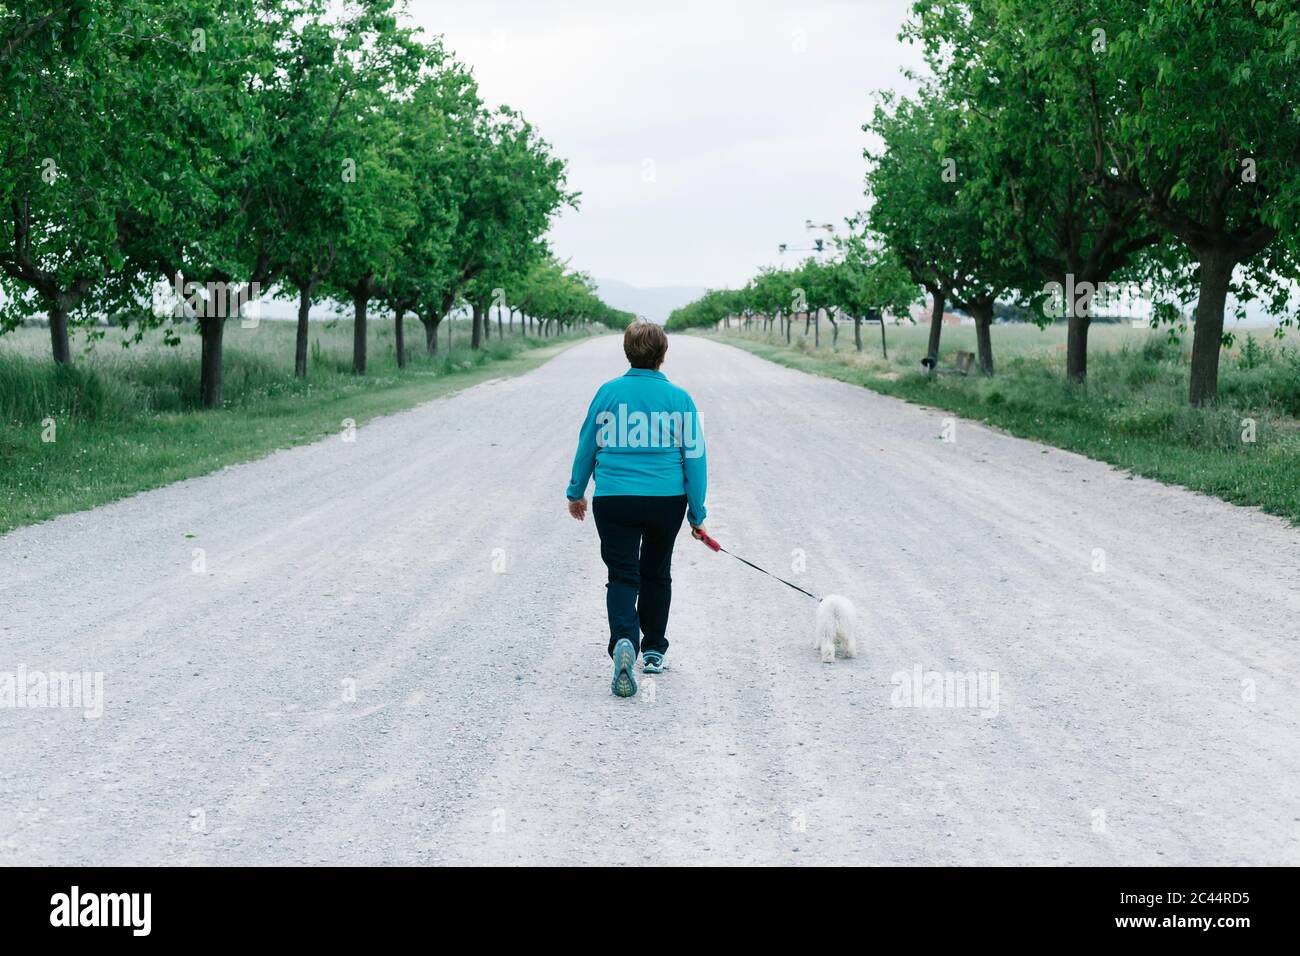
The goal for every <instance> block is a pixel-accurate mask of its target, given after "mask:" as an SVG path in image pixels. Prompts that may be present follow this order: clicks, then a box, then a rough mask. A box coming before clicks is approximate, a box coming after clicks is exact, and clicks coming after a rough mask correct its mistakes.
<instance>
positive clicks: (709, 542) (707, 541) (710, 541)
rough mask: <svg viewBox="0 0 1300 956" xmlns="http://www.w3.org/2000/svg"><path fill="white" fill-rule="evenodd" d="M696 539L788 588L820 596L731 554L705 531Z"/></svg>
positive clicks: (814, 597) (811, 596) (810, 595)
mask: <svg viewBox="0 0 1300 956" xmlns="http://www.w3.org/2000/svg"><path fill="white" fill-rule="evenodd" d="M691 533H692V535H694V534H695V532H694V531H692V532H691ZM697 540H700V541H703V542H704V543H705V544H707V545H708V546H709V547H710V548H712V549H713V550H714V551H721V552H722V553H723V554H729V555H731V557H733V558H735V559H736V560H737V561H739V562H740V563H741V564H748V565H749V566H750V567H751V568H753V569H754V570H755V571H762V572H763V573H764V574H766V575H767V576H768V577H769V578H776V579H777V580H778V581H780V582H781V583H782V584H784V585H785V586H786V587H788V588H794V589H795V590H796V591H798V592H799V593H800V594H806V595H808V596H809V597H810V598H812V599H813V600H814V601H820V600H821V598H819V597H818V596H817V595H815V594H813V593H812V592H811V591H805V590H804V589H803V588H801V587H799V585H797V584H791V583H790V582H789V581H787V580H786V579H785V578H778V577H777V576H776V575H775V574H773V573H772V572H771V571H768V570H767V569H766V568H760V567H759V566H758V565H757V564H755V563H754V562H753V561H746V560H745V559H744V558H742V557H741V556H740V555H738V554H731V552H730V551H728V550H727V549H726V548H724V547H723V546H722V545H720V544H718V542H716V541H714V540H713V539H712V538H710V537H709V534H708V532H707V531H701V532H699V534H698V538H697Z"/></svg>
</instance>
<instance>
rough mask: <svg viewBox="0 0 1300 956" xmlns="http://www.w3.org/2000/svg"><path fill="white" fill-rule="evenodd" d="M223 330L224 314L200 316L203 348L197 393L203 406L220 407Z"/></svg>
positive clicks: (200, 333)
mask: <svg viewBox="0 0 1300 956" xmlns="http://www.w3.org/2000/svg"><path fill="white" fill-rule="evenodd" d="M225 331H226V317H225V316H224V315H212V316H200V318H199V335H200V337H201V339H202V341H203V349H202V356H201V358H200V359H199V394H200V396H201V398H202V400H203V407H204V408H220V407H221V401H222V398H223V395H222V387H221V337H222V336H223V335H224V334H225Z"/></svg>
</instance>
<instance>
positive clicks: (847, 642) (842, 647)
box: [815, 594, 858, 664]
mask: <svg viewBox="0 0 1300 956" xmlns="http://www.w3.org/2000/svg"><path fill="white" fill-rule="evenodd" d="M857 619H858V615H857V612H856V611H855V610H854V609H853V602H852V601H850V600H849V599H848V598H846V597H840V596H839V595H838V594H828V595H826V597H824V598H822V600H821V603H820V604H818V605H817V643H816V645H815V646H816V648H817V650H818V651H819V652H820V653H821V655H822V661H823V662H825V663H827V664H830V663H831V662H833V661H834V660H835V653H836V651H838V652H839V654H840V656H841V657H856V656H857V654H858V645H857V641H855V640H854V638H853V632H854V630H855V629H856V627H857Z"/></svg>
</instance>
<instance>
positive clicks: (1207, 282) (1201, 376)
mask: <svg viewBox="0 0 1300 956" xmlns="http://www.w3.org/2000/svg"><path fill="white" fill-rule="evenodd" d="M1200 263H1201V289H1200V295H1199V297H1198V298H1197V300H1196V316H1195V321H1196V328H1195V330H1194V331H1193V333H1192V375H1191V383H1190V385H1189V389H1188V400H1189V401H1190V402H1191V403H1192V405H1212V404H1213V403H1214V402H1215V401H1217V400H1218V397H1219V350H1220V348H1222V345H1223V309H1224V304H1225V302H1226V300H1227V297H1228V286H1229V285H1230V284H1231V282H1232V270H1233V269H1235V268H1236V266H1237V260H1236V259H1235V258H1233V257H1232V256H1230V255H1226V254H1224V253H1207V254H1206V255H1203V256H1201V257H1200Z"/></svg>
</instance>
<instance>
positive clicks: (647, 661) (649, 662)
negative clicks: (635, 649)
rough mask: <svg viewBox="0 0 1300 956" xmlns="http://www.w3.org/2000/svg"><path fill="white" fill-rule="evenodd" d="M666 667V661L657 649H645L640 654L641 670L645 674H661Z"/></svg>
mask: <svg viewBox="0 0 1300 956" xmlns="http://www.w3.org/2000/svg"><path fill="white" fill-rule="evenodd" d="M667 669H668V662H667V661H665V660H664V656H663V655H662V654H660V653H659V652H658V651H645V652H644V653H643V654H642V655H641V670H642V671H643V672H645V673H647V674H662V673H663V672H664V671H666V670H667Z"/></svg>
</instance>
